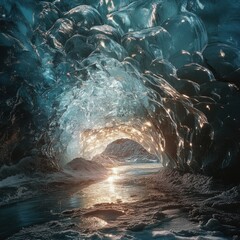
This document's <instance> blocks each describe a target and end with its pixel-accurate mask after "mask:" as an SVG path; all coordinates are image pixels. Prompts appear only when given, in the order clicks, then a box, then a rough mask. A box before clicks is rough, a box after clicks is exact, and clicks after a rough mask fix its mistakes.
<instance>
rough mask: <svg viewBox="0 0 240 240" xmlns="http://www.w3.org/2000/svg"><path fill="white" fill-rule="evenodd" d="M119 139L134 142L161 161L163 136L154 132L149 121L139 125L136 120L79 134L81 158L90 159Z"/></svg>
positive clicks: (163, 144)
mask: <svg viewBox="0 0 240 240" xmlns="http://www.w3.org/2000/svg"><path fill="white" fill-rule="evenodd" d="M121 138H128V139H131V140H133V141H136V142H137V143H139V144H140V145H142V146H143V147H144V148H145V149H146V150H147V151H148V152H149V153H151V154H154V155H156V156H157V157H158V158H159V160H161V158H162V153H163V152H164V147H165V142H164V139H163V136H161V134H159V132H158V131H156V130H155V128H154V126H153V124H152V123H151V122H150V121H145V122H144V123H141V122H138V121H137V120H134V121H133V122H129V124H126V123H125V124H120V125H115V126H114V125H112V126H108V127H105V128H100V129H90V130H85V131H84V132H82V133H80V142H79V145H80V148H81V154H82V156H83V157H85V158H87V159H91V158H92V157H93V156H95V155H97V154H100V153H101V152H103V151H104V150H105V148H106V147H107V145H108V144H110V143H112V142H114V141H115V140H117V139H121Z"/></svg>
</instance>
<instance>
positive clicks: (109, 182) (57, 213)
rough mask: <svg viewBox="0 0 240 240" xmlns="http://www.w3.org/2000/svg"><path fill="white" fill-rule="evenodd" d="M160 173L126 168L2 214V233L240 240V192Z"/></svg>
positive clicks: (193, 177)
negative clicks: (3, 222) (101, 179)
mask: <svg viewBox="0 0 240 240" xmlns="http://www.w3.org/2000/svg"><path fill="white" fill-rule="evenodd" d="M159 167H160V166H159V165H157V164H155V165H154V164H138V165H128V166H120V167H115V168H112V169H111V173H110V175H109V176H108V178H107V179H105V180H103V181H99V182H93V183H92V182H91V183H88V184H87V185H82V186H81V187H79V188H78V187H77V186H76V185H75V186H74V187H69V185H67V187H66V186H64V187H62V188H60V189H58V190H57V191H49V189H48V191H45V193H43V194H42V195H40V196H35V197H33V198H30V199H28V200H25V201H19V202H17V203H14V204H11V205H10V206H6V207H5V208H1V212H0V217H1V215H2V216H3V215H5V216H7V217H6V221H5V222H6V224H5V227H4V224H2V225H1V230H2V229H3V228H4V229H5V230H4V231H5V232H4V233H5V237H8V239H64V240H65V239H143V240H145V239H146V240H147V239H239V236H240V228H239V222H240V221H239V220H240V218H239V216H240V214H239V213H238V210H236V207H238V205H237V204H239V200H238V197H239V196H238V194H239V187H238V186H227V187H226V186H222V185H221V184H218V185H217V184H216V183H213V182H212V179H211V178H208V177H204V176H201V175H191V174H184V175H181V174H180V173H178V172H175V171H172V170H160V171H159ZM158 171H159V172H158ZM8 221H10V222H11V223H12V224H11V226H9V224H7V222H8ZM10 232H11V234H10Z"/></svg>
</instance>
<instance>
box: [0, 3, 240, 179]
mask: <svg viewBox="0 0 240 240" xmlns="http://www.w3.org/2000/svg"><path fill="white" fill-rule="evenodd" d="M239 10H240V4H239V3H238V2H237V1H230V0H229V1H228V0H220V1H215V0H211V1H205V0H195V1H194V0H170V1H169V0H149V1H143V0H138V1H134V0H128V1H119V0H112V1H110V0H101V1H100V0H99V1H98V0H95V1H91V0H90V1H86V0H73V1H67V0H61V1H60V0H55V1H40V0H39V1H33V0H27V1H25V0H24V1H23V0H2V1H1V2H0V52H1V58H0V86H1V87H0V98H1V101H0V104H1V107H0V128H1V131H0V139H1V146H0V162H1V165H4V164H5V165H6V164H7V165H12V164H17V163H18V162H19V161H22V159H24V158H26V157H29V156H31V157H32V159H33V160H32V161H35V160H34V159H37V158H41V159H44V160H43V162H42V161H41V164H39V165H37V167H39V168H46V166H47V167H49V166H51V167H53V168H55V167H57V166H58V165H59V163H66V162H68V161H70V160H71V159H73V158H74V157H80V156H82V157H86V158H91V157H92V156H94V155H95V154H97V153H100V152H101V151H103V150H104V148H105V147H106V146H107V145H108V144H109V143H111V142H113V141H114V140H116V139H119V138H129V139H132V140H134V141H136V142H138V143H140V144H141V145H142V146H144V148H145V149H147V150H148V151H149V152H151V153H154V154H156V155H157V156H158V157H159V159H160V160H161V161H162V162H163V164H164V165H166V166H172V167H177V168H179V169H182V170H185V171H195V172H204V173H207V174H210V175H215V176H221V177H228V176H237V175H238V174H237V172H238V169H239V167H240V163H239V143H240V138H239V135H240V134H239V127H240V124H239V122H240V121H239V120H240V114H239V111H238V105H239V103H240V97H239V90H238V87H239V82H238V81H239V66H240V50H239V49H240V46H239V44H240V42H239V40H240V36H239V33H240V31H239V30H240V29H239V26H240V25H239V23H240V14H239Z"/></svg>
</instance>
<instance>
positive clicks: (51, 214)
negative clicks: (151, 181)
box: [0, 163, 161, 237]
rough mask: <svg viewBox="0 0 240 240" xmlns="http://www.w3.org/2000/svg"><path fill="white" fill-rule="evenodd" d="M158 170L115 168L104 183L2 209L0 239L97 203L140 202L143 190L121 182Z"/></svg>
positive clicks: (156, 167) (154, 167) (44, 195)
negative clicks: (66, 212)
mask: <svg viewBox="0 0 240 240" xmlns="http://www.w3.org/2000/svg"><path fill="white" fill-rule="evenodd" d="M160 167H161V165H160V164H158V163H151V164H133V165H126V166H119V167H115V168H112V169H111V170H112V173H111V175H110V176H109V177H108V178H107V179H106V180H104V181H100V182H97V183H94V184H91V185H90V186H87V187H85V188H82V187H80V189H78V188H77V187H76V186H74V187H73V188H69V187H67V189H66V188H64V189H62V190H58V191H50V192H47V193H42V194H40V195H38V196H35V197H33V198H30V199H28V200H25V201H21V200H20V201H19V202H17V203H14V204H10V205H7V206H3V207H1V208H0V222H1V225H0V236H3V237H9V236H11V235H12V234H14V233H16V232H18V231H20V230H21V229H22V228H26V227H29V226H32V225H35V224H43V223H45V222H49V221H52V220H57V219H59V218H61V215H59V214H60V213H61V212H63V211H65V210H70V209H75V208H90V207H92V206H94V205H95V204H99V203H112V202H113V203H117V202H134V201H137V200H140V199H141V198H143V197H144V195H145V191H144V190H143V187H141V186H135V185H131V184H129V183H128V182H127V181H123V180H124V179H127V178H132V177H133V176H137V175H145V174H150V173H154V172H156V171H158V170H159V168H160ZM9 223H11V224H9Z"/></svg>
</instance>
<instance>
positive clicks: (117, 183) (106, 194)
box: [70, 163, 161, 208]
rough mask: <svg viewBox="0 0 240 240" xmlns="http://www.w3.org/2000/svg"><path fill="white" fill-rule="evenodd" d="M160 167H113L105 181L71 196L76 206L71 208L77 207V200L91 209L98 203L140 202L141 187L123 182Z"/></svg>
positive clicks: (144, 165) (157, 165)
mask: <svg viewBox="0 0 240 240" xmlns="http://www.w3.org/2000/svg"><path fill="white" fill-rule="evenodd" d="M160 167H161V165H160V164H158V163H151V164H134V165H126V166H120V167H114V168H112V169H111V175H110V176H109V177H108V178H107V179H106V180H104V181H102V182H98V183H95V184H92V185H90V186H88V187H86V188H84V189H82V190H81V191H79V192H77V193H76V194H74V195H72V197H71V200H70V201H71V202H72V203H73V202H74V203H75V204H76V205H75V206H72V207H79V201H76V200H77V198H78V199H79V200H80V199H81V205H82V207H84V208H88V207H92V206H93V205H95V204H99V203H116V202H133V201H136V200H140V199H142V198H143V197H144V194H145V192H144V190H143V187H141V186H136V185H132V184H128V183H126V182H124V181H123V180H125V179H127V178H131V177H133V176H136V175H144V174H149V173H153V172H157V171H158V170H159V168H160ZM76 195H77V196H76ZM74 199H75V200H74ZM77 202H78V203H77ZM77 205H78V206H77Z"/></svg>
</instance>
